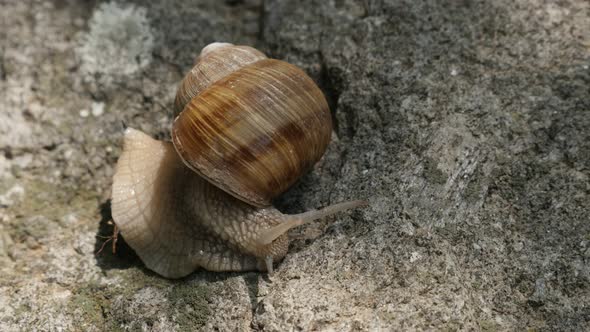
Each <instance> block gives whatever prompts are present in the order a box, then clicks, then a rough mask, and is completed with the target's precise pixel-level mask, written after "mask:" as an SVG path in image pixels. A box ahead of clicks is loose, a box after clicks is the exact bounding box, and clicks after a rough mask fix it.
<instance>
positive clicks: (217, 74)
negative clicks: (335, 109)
mask: <svg viewBox="0 0 590 332" xmlns="http://www.w3.org/2000/svg"><path fill="white" fill-rule="evenodd" d="M196 82H199V83H196ZM189 97H192V99H190V101H189V102H186V100H187V99H188V98H189ZM175 104H176V107H177V109H180V108H183V110H182V112H180V114H179V115H178V117H177V118H176V120H175V121H174V125H173V128H172V141H173V143H174V146H175V148H176V150H177V151H178V154H179V155H180V157H181V158H182V159H183V161H184V162H185V163H186V165H187V166H188V167H189V168H190V169H192V170H193V171H195V172H196V173H198V174H199V175H201V176H203V177H204V178H206V179H207V180H208V181H209V182H211V183H213V184H214V185H215V186H217V187H219V188H220V189H222V190H224V191H226V192H227V193H229V194H231V195H233V196H235V197H237V198H239V199H241V200H243V201H245V202H247V203H249V204H251V205H254V206H258V207H263V206H269V205H270V204H271V201H272V199H273V198H275V197H276V196H278V195H279V194H281V193H282V192H284V191H285V190H286V189H287V188H289V187H290V186H291V185H293V183H294V182H295V181H297V179H298V178H299V177H300V176H301V175H302V174H303V173H305V172H307V171H308V170H309V169H310V168H311V167H312V166H313V165H314V164H315V163H316V162H317V161H318V160H319V159H320V158H321V157H322V155H323V154H324V152H325V150H326V147H327V146H328V143H329V142H330V136H331V132H332V122H331V116H330V111H329V108H328V104H327V102H326V99H325V97H324V95H323V94H322V92H321V90H320V89H319V88H318V87H317V85H316V84H315V83H314V82H313V80H312V79H311V78H309V77H308V76H307V75H306V74H305V73H304V72H303V71H302V70H301V69H299V68H297V67H295V66H293V65H291V64H289V63H286V62H284V61H279V60H274V59H267V58H266V57H265V56H264V55H263V54H262V53H260V52H259V51H257V50H255V49H253V48H251V47H245V46H233V45H231V44H222V45H216V44H213V46H211V45H210V46H208V47H206V48H205V50H204V53H202V54H201V55H200V56H199V58H198V59H197V63H196V65H195V67H194V68H193V69H192V70H191V71H190V72H189V74H188V75H187V76H186V77H185V79H184V80H183V82H182V83H181V86H180V88H179V91H178V94H177V98H176V103H175Z"/></svg>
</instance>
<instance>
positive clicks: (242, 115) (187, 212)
mask: <svg viewBox="0 0 590 332" xmlns="http://www.w3.org/2000/svg"><path fill="white" fill-rule="evenodd" d="M175 107H176V114H177V116H176V118H175V120H174V123H173V126H172V133H171V136H172V142H163V141H158V140H155V139H153V138H151V137H150V136H148V135H146V134H145V133H143V132H141V131H138V130H135V129H132V128H128V129H126V131H125V135H124V142H123V151H122V153H121V156H120V157H119V161H118V162H117V166H116V170H115V175H114V177H113V187H112V200H111V209H112V216H113V220H114V222H115V223H116V225H117V226H118V228H119V230H120V231H121V234H122V235H123V237H124V238H125V240H126V242H127V243H128V244H129V245H130V246H131V247H132V248H133V249H134V250H135V252H136V253H137V255H138V256H139V257H140V258H141V260H142V261H143V262H144V263H145V265H146V266H147V267H148V268H149V269H151V270H153V271H155V272H156V273H158V274H160V275H162V276H165V277H169V278H179V277H183V276H186V275H187V274H189V273H191V272H193V271H194V270H195V269H197V268H204V269H207V270H210V271H250V270H259V271H268V272H269V273H272V270H273V263H275V262H278V261H280V260H281V259H283V258H284V257H285V255H286V254H287V250H288V246H289V237H288V235H287V232H288V231H289V230H290V229H292V228H294V227H297V226H300V225H302V224H305V223H308V222H311V221H313V220H317V219H320V218H323V217H326V216H329V215H333V214H335V213H338V212H340V211H344V210H348V209H352V208H357V207H361V206H365V205H367V203H366V202H364V201H350V202H344V203H339V204H335V205H331V206H328V207H326V208H324V209H321V210H312V211H308V212H305V213H301V214H295V215H286V214H283V213H281V212H280V211H278V210H277V209H275V208H274V207H272V206H271V201H272V200H273V199H274V198H276V197H277V196H278V195H279V194H280V193H282V192H284V191H285V190H286V189H288V188H289V187H290V186H291V185H292V184H293V183H294V182H295V181H297V179H298V178H299V177H300V176H301V175H302V174H304V173H305V172H307V171H308V170H309V169H310V168H311V167H312V166H313V165H314V164H315V163H316V162H317V161H318V160H319V159H320V158H321V157H322V155H323V153H324V152H325V150H326V147H327V145H328V143H329V141H330V135H331V131H332V124H331V116H330V112H329V109H328V105H327V103H326V100H325V98H324V96H323V94H322V92H321V91H320V89H319V88H318V87H317V86H316V85H315V83H314V82H313V81H312V80H311V78H309V77H308V76H307V75H306V74H305V73H304V72H303V71H301V70H300V69H298V68H297V67H295V66H293V65H290V64H288V63H286V62H282V61H278V60H273V59H268V58H266V56H265V55H264V54H262V53H261V52H260V51H257V50H255V49H253V48H251V47H248V46H234V45H232V44H227V43H213V44H211V45H209V46H207V47H205V48H204V49H203V51H202V52H201V54H200V56H199V57H198V58H197V61H196V64H195V67H194V68H193V69H192V70H191V71H190V72H189V73H188V74H187V76H186V77H185V78H184V80H183V82H182V83H181V85H180V87H179V90H178V93H177V97H176V100H175Z"/></svg>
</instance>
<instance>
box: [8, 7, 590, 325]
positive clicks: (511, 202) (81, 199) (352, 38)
mask: <svg viewBox="0 0 590 332" xmlns="http://www.w3.org/2000/svg"><path fill="white" fill-rule="evenodd" d="M588 31H590V3H589V2H588V1H585V0H565V1H559V2H552V1H541V0H532V1H530V0H527V1H525V0H516V1H513V0H510V1H508V0H501V1H435V0H427V1H413V0H406V1H401V0H399V1H393V0H390V1H387V0H369V1H361V0H356V1H355V0H331V1H325V0H313V1H286V0H267V1H264V2H262V1H258V0H232V1H227V0H226V1H214V0H211V1H195V2H194V3H193V4H187V3H186V2H184V1H180V0H177V1H151V2H149V3H147V2H139V1H132V2H125V3H123V2H116V1H112V2H94V1H90V2H82V1H65V0H63V1H35V0H33V1H26V2H21V1H1V2H0V37H1V38H0V151H1V152H2V153H1V154H0V330H2V331H20V330H39V331H60V330H86V331H102V330H147V331H172V330H177V331H183V330H184V331H187V330H194V329H202V330H206V331H210V330H221V331H234V330H240V331H248V330H264V331H285V330H306V331H307V330H344V331H350V330H365V331H373V330H383V331H385V330H453V331H454V330H484V331H505V330H526V329H529V330H535V331H558V330H568V331H582V330H590V179H589V177H590V34H589V33H588ZM213 41H231V42H234V43H237V44H247V45H253V46H256V47H258V48H260V49H261V50H263V51H265V52H266V53H267V54H269V55H270V56H272V57H275V58H279V59H284V60H286V61H289V62H291V63H294V64H296V65H299V66H301V67H302V68H304V69H305V70H306V71H307V72H308V73H309V74H310V75H311V76H312V77H313V78H314V79H315V80H316V81H317V82H318V83H319V84H320V85H321V87H322V88H323V89H324V91H325V92H326V94H327V96H328V99H329V101H330V103H331V107H332V111H333V115H334V119H335V124H336V125H335V131H334V135H333V140H332V143H331V145H330V147H329V150H328V153H327V154H326V156H325V157H324V159H323V160H322V161H321V162H320V164H319V165H318V166H317V167H316V168H315V169H314V170H313V172H311V173H310V174H308V175H306V176H305V177H304V178H303V179H302V180H301V181H300V182H299V183H298V184H297V185H296V186H295V187H294V188H293V189H292V190H290V191H289V192H288V193H286V194H285V195H284V196H283V197H281V198H280V199H279V201H278V202H277V206H278V207H279V208H280V209H282V210H283V211H285V212H299V211H303V210H306V209H310V208H315V207H319V206H324V205H327V204H328V203H332V202H337V201H341V200H344V199H351V198H367V199H369V200H370V202H371V206H370V207H369V208H367V209H365V210H363V211H357V212H354V213H352V214H345V215H341V216H338V218H337V219H335V220H333V222H329V221H326V222H322V223H318V224H315V225H309V226H307V227H305V228H302V229H299V230H296V231H294V232H293V234H292V235H293V237H295V238H296V240H295V241H294V242H293V243H292V245H291V249H290V254H289V255H288V256H287V257H286V259H285V260H284V261H283V262H282V263H281V264H280V265H279V266H278V270H277V272H276V274H275V275H274V276H273V278H272V281H271V280H269V279H268V278H267V277H266V276H265V275H263V274H259V273H217V274H216V273H209V272H204V271H198V272H195V273H193V274H192V275H190V276H189V277H187V278H185V279H182V280H166V279H163V278H161V277H159V276H157V275H155V274H153V273H151V272H150V271H148V270H146V269H145V268H144V267H143V266H142V263H141V262H140V261H139V260H138V259H137V257H136V256H135V255H134V254H133V252H132V250H131V249H129V248H128V247H126V246H125V244H124V241H123V240H120V241H119V242H118V250H117V253H116V254H113V253H112V251H111V242H106V241H107V240H108V237H109V236H110V234H112V229H113V228H112V225H111V224H109V223H108V220H109V218H110V209H109V191H110V186H111V177H112V174H113V166H114V165H115V163H116V160H117V156H118V155H119V153H120V148H121V136H122V124H121V123H122V122H124V123H126V124H128V125H130V126H133V127H135V128H138V129H141V130H143V131H146V132H148V133H150V134H152V135H154V136H155V137H159V138H166V137H167V136H168V133H167V131H168V128H169V126H170V124H171V121H172V112H171V106H172V102H173V97H174V93H175V89H176V86H177V84H178V82H179V81H180V79H181V77H182V76H183V73H184V72H186V71H187V70H188V69H189V68H190V65H191V63H192V61H193V59H194V57H195V55H196V54H197V53H198V52H199V50H200V49H201V48H202V47H203V46H204V45H206V44H208V43H210V42H213ZM105 242H106V245H104V243H105ZM103 245H104V248H103ZM101 249H103V250H101Z"/></svg>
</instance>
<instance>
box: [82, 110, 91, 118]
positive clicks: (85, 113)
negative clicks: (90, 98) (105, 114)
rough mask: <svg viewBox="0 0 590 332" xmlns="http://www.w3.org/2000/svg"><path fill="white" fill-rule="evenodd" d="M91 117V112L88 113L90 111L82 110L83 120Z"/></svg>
mask: <svg viewBox="0 0 590 332" xmlns="http://www.w3.org/2000/svg"><path fill="white" fill-rule="evenodd" d="M89 115H90V112H88V110H81V111H80V116H81V117H83V118H87V117H88V116H89Z"/></svg>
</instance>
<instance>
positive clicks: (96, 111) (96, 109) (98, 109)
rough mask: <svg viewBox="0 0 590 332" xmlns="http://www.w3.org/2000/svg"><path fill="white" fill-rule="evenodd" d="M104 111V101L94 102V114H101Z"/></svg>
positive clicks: (96, 115)
mask: <svg viewBox="0 0 590 332" xmlns="http://www.w3.org/2000/svg"><path fill="white" fill-rule="evenodd" d="M103 113H104V103H101V102H98V103H92V115H93V116H95V117H98V116H101V115H102V114H103Z"/></svg>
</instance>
